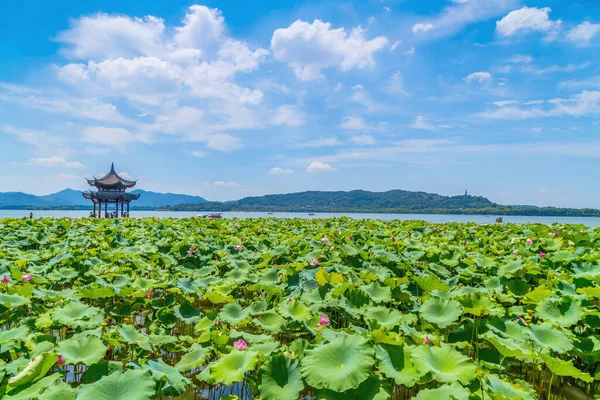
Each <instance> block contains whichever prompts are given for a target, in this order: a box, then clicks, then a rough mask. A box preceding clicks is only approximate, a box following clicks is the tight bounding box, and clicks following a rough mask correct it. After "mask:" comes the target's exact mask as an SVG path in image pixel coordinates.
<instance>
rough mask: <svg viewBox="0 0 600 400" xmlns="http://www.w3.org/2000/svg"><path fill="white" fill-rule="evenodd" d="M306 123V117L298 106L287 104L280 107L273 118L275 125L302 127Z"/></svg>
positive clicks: (272, 122) (272, 121)
mask: <svg viewBox="0 0 600 400" xmlns="http://www.w3.org/2000/svg"><path fill="white" fill-rule="evenodd" d="M305 123H306V121H305V116H304V113H303V112H302V111H300V110H299V108H298V106H296V105H293V104H285V105H283V106H279V107H278V108H277V110H276V111H275V115H273V117H272V118H271V124H273V125H287V126H301V125H304V124H305Z"/></svg>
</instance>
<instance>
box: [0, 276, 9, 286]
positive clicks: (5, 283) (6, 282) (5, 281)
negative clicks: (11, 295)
mask: <svg viewBox="0 0 600 400" xmlns="http://www.w3.org/2000/svg"><path fill="white" fill-rule="evenodd" d="M0 282H2V284H3V285H8V284H9V283H10V279H8V276H6V275H4V278H2V281H0Z"/></svg>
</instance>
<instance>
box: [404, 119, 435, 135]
mask: <svg viewBox="0 0 600 400" xmlns="http://www.w3.org/2000/svg"><path fill="white" fill-rule="evenodd" d="M410 127H411V128H414V129H422V130H427V131H432V130H434V129H435V126H434V125H432V124H430V123H429V122H428V121H427V119H425V117H423V116H422V115H417V116H416V117H415V120H414V121H413V123H412V124H411V125H410Z"/></svg>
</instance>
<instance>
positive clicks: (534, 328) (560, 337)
mask: <svg viewBox="0 0 600 400" xmlns="http://www.w3.org/2000/svg"><path fill="white" fill-rule="evenodd" d="M527 333H528V334H529V336H530V337H531V339H533V341H534V342H535V343H537V344H538V345H539V346H540V347H541V348H542V351H543V352H546V353H547V352H548V351H549V350H550V349H552V350H554V351H556V352H557V353H565V352H567V351H569V350H571V349H572V348H573V343H572V342H571V341H570V340H569V338H567V336H566V335H565V334H564V333H563V332H561V331H559V330H557V329H556V328H554V327H553V326H552V325H548V324H541V325H531V326H530V327H529V329H528V330H527Z"/></svg>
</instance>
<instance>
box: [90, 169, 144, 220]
mask: <svg viewBox="0 0 600 400" xmlns="http://www.w3.org/2000/svg"><path fill="white" fill-rule="evenodd" d="M87 181H88V183H89V185H90V186H94V187H95V188H96V189H98V190H97V191H86V192H82V195H83V197H85V198H86V199H88V200H92V203H93V205H94V211H93V213H92V214H93V216H94V218H102V204H104V216H105V218H108V217H109V216H111V215H112V216H118V215H119V204H120V205H121V216H122V217H123V216H125V215H127V216H129V203H130V202H131V201H132V200H137V199H139V197H140V195H139V194H134V193H126V192H125V191H126V190H127V189H130V188H132V187H134V186H135V184H136V183H137V181H129V180H127V179H123V178H121V177H120V176H119V174H117V173H116V172H115V164H114V163H112V164H111V166H110V172H109V173H108V174H106V175H105V176H103V177H102V178H99V179H97V178H96V177H93V179H87ZM109 203H115V211H114V213H113V212H112V211H111V212H110V214H109V211H108V204H109ZM125 204H127V211H126V213H125V210H124V206H125ZM96 205H98V211H97V213H96ZM111 208H112V207H111Z"/></svg>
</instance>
